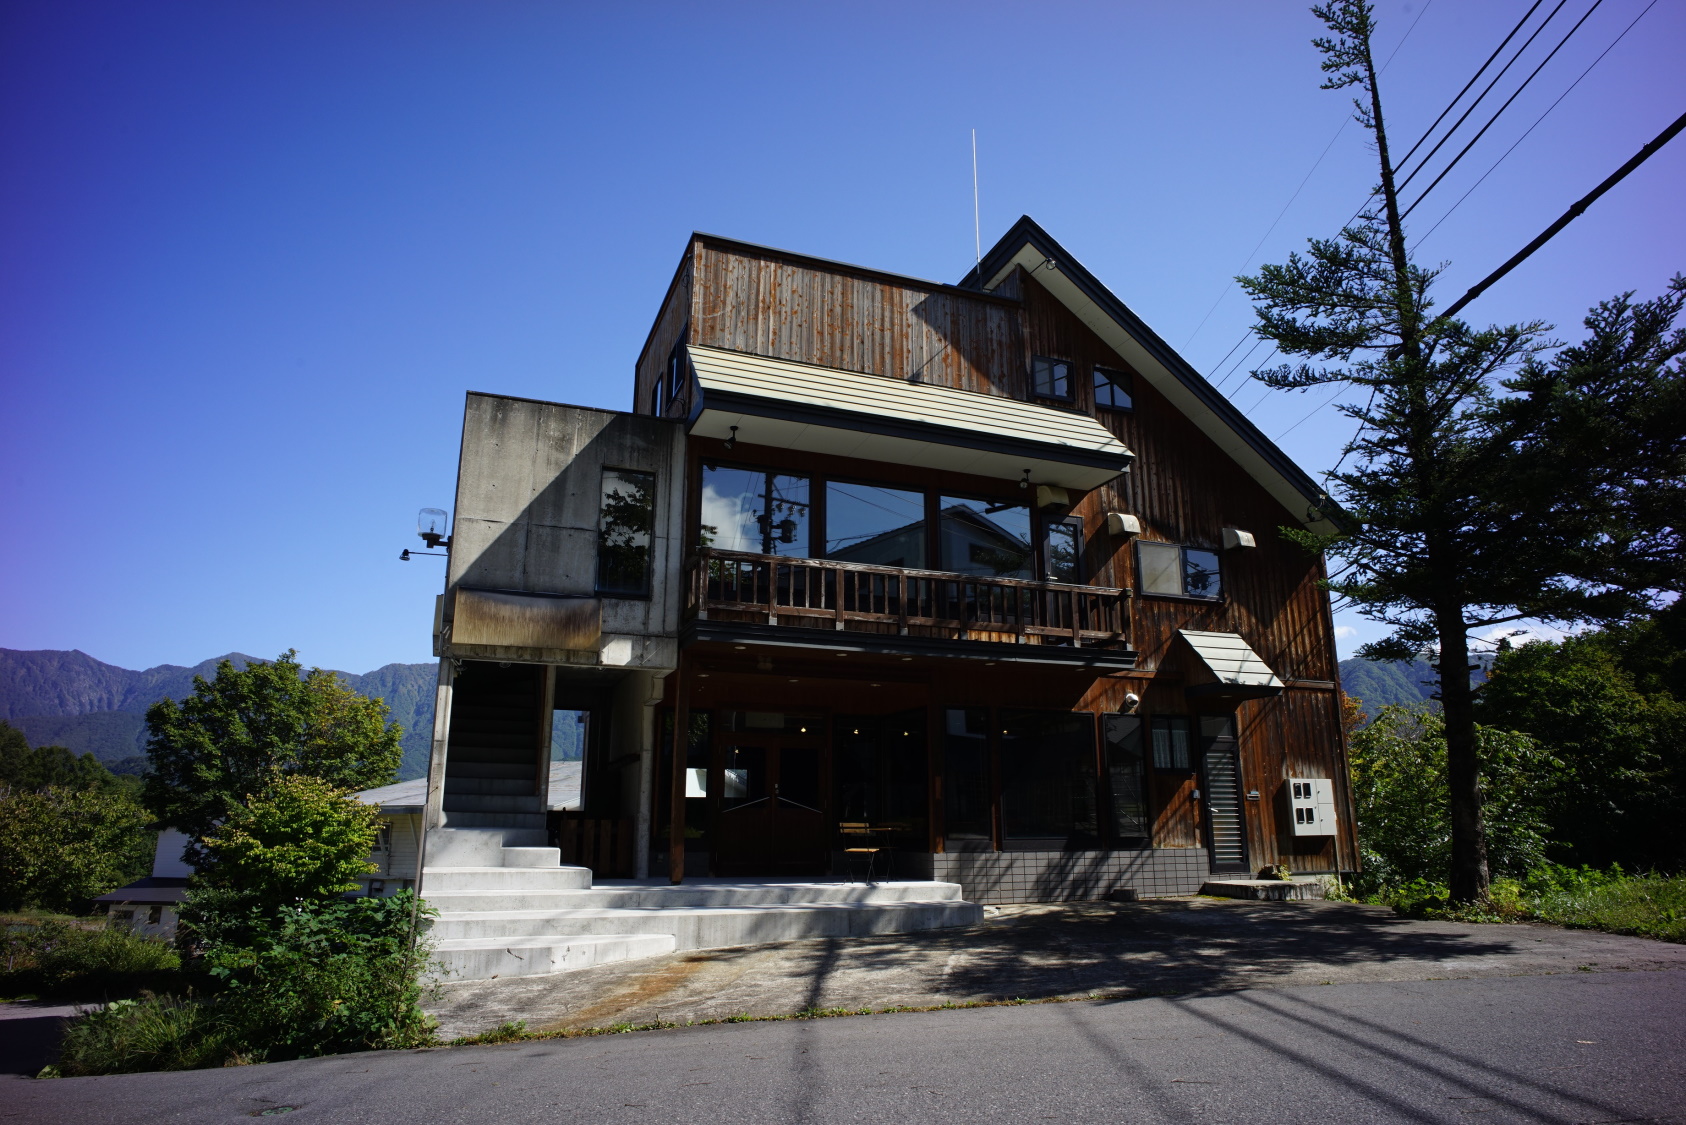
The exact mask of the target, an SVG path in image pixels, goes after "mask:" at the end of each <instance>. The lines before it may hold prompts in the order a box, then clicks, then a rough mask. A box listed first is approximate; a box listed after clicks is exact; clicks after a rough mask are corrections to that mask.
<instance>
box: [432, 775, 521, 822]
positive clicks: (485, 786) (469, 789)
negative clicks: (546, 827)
mask: <svg viewBox="0 0 1686 1125" xmlns="http://www.w3.org/2000/svg"><path fill="white" fill-rule="evenodd" d="M526 772H527V776H525V777H459V776H457V775H456V774H447V775H446V776H445V800H446V802H447V807H449V802H450V801H451V800H452V798H454V797H457V796H458V795H459V794H460V795H470V796H479V797H534V799H535V800H536V799H537V798H536V797H535V796H534V793H533V778H532V773H533V771H532V770H530V769H529V770H527V771H526ZM526 811H528V812H535V811H537V810H535V809H528V810H526Z"/></svg>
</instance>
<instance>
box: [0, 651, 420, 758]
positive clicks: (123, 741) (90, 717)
mask: <svg viewBox="0 0 1686 1125" xmlns="http://www.w3.org/2000/svg"><path fill="white" fill-rule="evenodd" d="M224 660H227V661H230V662H231V663H233V664H234V665H235V667H237V668H244V667H246V665H248V664H253V663H260V664H261V663H264V662H265V661H264V660H263V659H262V658H260V657H255V656H247V655H246V654H245V653H240V652H231V653H228V654H227V655H225V656H218V657H214V658H212V659H210V660H204V661H201V662H200V663H198V664H195V665H193V666H192V667H191V668H185V667H182V666H181V665H178V664H160V665H158V666H156V667H153V668H147V669H144V670H142V671H135V670H133V669H129V668H119V667H118V666H116V665H115V664H107V663H105V662H104V661H101V660H96V659H95V658H93V657H92V656H89V655H88V654H87V653H85V652H81V651H79V650H71V651H68V652H66V651H63V650H58V649H37V650H22V649H8V648H0V718H4V719H6V720H7V721H8V722H10V723H11V724H12V725H13V726H15V727H17V728H19V729H20V730H22V731H23V732H24V734H25V735H26V736H27V737H28V738H29V741H30V743H31V744H32V745H35V746H47V745H58V746H66V747H69V748H70V749H71V750H73V751H75V752H76V753H78V754H84V753H91V754H93V755H94V757H96V758H98V759H100V761H102V762H105V763H107V764H112V765H114V764H117V763H120V762H123V761H124V760H125V759H128V758H133V757H135V756H138V755H142V754H145V753H146V721H145V718H144V716H145V714H146V709H147V708H148V707H150V706H152V704H154V703H156V702H157V701H158V700H160V699H166V698H167V699H182V698H185V697H186V696H188V695H190V694H192V692H193V677H194V676H204V677H205V678H206V679H210V678H212V677H214V676H215V675H216V673H217V665H218V664H220V663H221V662H222V661H224ZM438 667H439V666H438V665H437V664H388V665H385V666H384V667H381V668H376V669H375V670H374V671H373V672H367V673H364V674H362V675H358V674H356V673H352V672H339V671H335V673H334V674H335V675H336V676H338V677H339V678H340V680H341V682H343V683H344V684H345V685H346V686H347V687H349V688H351V689H352V690H353V691H356V692H360V693H361V694H363V695H368V696H377V697H379V698H381V699H384V700H385V701H386V705H387V707H388V708H390V709H391V712H392V716H391V717H392V719H393V720H395V721H396V722H397V723H398V724H399V725H400V726H401V727H403V728H404V762H403V765H402V766H401V767H400V768H399V778H400V780H407V779H409V778H412V777H420V776H421V775H422V774H424V773H426V772H427V756H428V752H429V750H430V748H431V745H432V742H433V689H434V685H435V684H436V683H437V682H438V675H439V672H438Z"/></svg>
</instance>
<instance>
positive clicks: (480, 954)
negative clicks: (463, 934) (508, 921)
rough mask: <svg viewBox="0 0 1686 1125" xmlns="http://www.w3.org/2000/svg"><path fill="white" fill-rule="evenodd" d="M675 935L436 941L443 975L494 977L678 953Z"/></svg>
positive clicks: (435, 953) (561, 970) (435, 951)
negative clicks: (675, 951)
mask: <svg viewBox="0 0 1686 1125" xmlns="http://www.w3.org/2000/svg"><path fill="white" fill-rule="evenodd" d="M673 950H674V941H673V935H672V934H597V935H585V936H581V935H562V934H539V935H534V936H530V937H513V938H445V939H440V940H436V941H435V942H434V943H433V959H434V961H435V963H436V964H437V965H438V966H439V970H440V971H439V972H437V974H436V975H437V976H439V977H443V978H444V979H447V980H451V979H455V980H489V979H490V978H492V977H529V976H539V975H542V974H546V973H566V972H572V971H574V970H576V969H589V968H591V967H592V966H594V965H607V964H610V963H612V962H615V961H632V960H636V959H637V958H639V957H659V956H661V955H662V954H664V953H672V952H673Z"/></svg>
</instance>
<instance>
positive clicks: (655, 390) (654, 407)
mask: <svg viewBox="0 0 1686 1125" xmlns="http://www.w3.org/2000/svg"><path fill="white" fill-rule="evenodd" d="M650 413H651V414H654V415H655V416H656V417H657V418H660V417H661V416H662V381H661V380H660V379H657V380H656V385H655V386H653V387H651V388H650Z"/></svg>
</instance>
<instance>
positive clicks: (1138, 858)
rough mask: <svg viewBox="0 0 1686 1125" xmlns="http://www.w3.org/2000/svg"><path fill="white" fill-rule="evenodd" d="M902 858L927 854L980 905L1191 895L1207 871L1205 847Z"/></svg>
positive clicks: (936, 872) (940, 873) (937, 873)
mask: <svg viewBox="0 0 1686 1125" xmlns="http://www.w3.org/2000/svg"><path fill="white" fill-rule="evenodd" d="M903 858H904V859H905V860H909V861H911V860H914V859H919V860H923V859H926V858H928V859H929V861H930V873H929V874H930V878H933V879H938V880H941V881H943V882H947V883H959V884H960V886H961V887H962V888H963V892H962V893H963V894H964V895H965V897H966V898H967V899H968V900H969V901H971V902H982V903H1006V902H1064V901H1068V900H1072V899H1095V898H1100V897H1101V896H1103V895H1105V894H1106V893H1107V892H1108V891H1112V890H1118V889H1121V888H1126V887H1129V888H1134V889H1135V891H1136V893H1137V894H1139V895H1141V896H1142V897H1143V898H1160V897H1165V896H1169V895H1192V894H1196V893H1198V892H1199V890H1200V884H1201V883H1203V882H1205V880H1206V879H1207V878H1208V877H1209V875H1208V872H1209V871H1210V870H1211V868H1210V861H1209V859H1208V857H1207V855H1206V849H1205V848H1143V849H1139V850H1130V851H1122V850H1120V851H1079V852H945V853H940V854H936V855H930V856H928V857H927V856H925V855H920V856H917V857H914V856H908V857H903ZM900 866H901V865H900V864H898V870H899V869H900Z"/></svg>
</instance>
